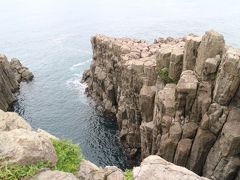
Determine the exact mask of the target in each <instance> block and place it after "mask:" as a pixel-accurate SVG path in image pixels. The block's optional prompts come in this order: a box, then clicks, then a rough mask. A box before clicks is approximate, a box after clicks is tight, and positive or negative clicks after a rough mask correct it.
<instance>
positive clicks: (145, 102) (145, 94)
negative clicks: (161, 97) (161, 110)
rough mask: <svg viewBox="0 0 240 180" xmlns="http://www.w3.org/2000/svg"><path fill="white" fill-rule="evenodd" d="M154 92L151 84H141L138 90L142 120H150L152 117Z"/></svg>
mask: <svg viewBox="0 0 240 180" xmlns="http://www.w3.org/2000/svg"><path fill="white" fill-rule="evenodd" d="M155 92H156V90H155V88H154V87H151V86H143V87H142V89H141V91H140V95H139V106H140V110H141V115H142V120H143V121H144V122H150V121H152V119H153V107H154V98H155Z"/></svg>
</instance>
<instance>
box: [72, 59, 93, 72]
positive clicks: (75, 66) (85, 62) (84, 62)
mask: <svg viewBox="0 0 240 180" xmlns="http://www.w3.org/2000/svg"><path fill="white" fill-rule="evenodd" d="M89 62H91V59H88V60H86V61H83V62H80V63H77V64H74V65H72V66H71V67H70V70H71V71H73V70H74V69H75V68H77V67H79V66H83V65H85V64H87V63H89Z"/></svg>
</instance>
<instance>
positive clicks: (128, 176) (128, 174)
mask: <svg viewBox="0 0 240 180" xmlns="http://www.w3.org/2000/svg"><path fill="white" fill-rule="evenodd" d="M124 180H133V173H132V170H129V169H126V170H125V172H124Z"/></svg>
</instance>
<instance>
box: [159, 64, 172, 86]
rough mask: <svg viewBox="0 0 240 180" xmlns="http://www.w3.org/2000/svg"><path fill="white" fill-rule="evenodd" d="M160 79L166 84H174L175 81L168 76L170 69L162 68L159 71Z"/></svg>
mask: <svg viewBox="0 0 240 180" xmlns="http://www.w3.org/2000/svg"><path fill="white" fill-rule="evenodd" d="M158 75H159V77H160V78H161V79H162V80H163V82H164V83H165V84H167V83H174V80H172V79H171V78H170V77H169V76H168V68H162V69H160V70H159V74H158Z"/></svg>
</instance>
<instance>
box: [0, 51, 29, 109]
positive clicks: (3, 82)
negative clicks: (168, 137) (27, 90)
mask: <svg viewBox="0 0 240 180" xmlns="http://www.w3.org/2000/svg"><path fill="white" fill-rule="evenodd" d="M32 78H33V74H32V73H31V72H30V71H29V70H28V68H26V67H24V66H22V64H21V63H20V61H19V60H18V59H15V58H14V59H12V60H11V62H9V61H8V59H7V57H6V56H5V55H3V54H0V109H2V110H4V111H7V109H8V108H9V105H11V104H12V103H13V102H14V101H15V100H16V97H15V95H14V93H15V92H16V91H17V90H18V89H19V83H20V82H21V81H30V80H32Z"/></svg>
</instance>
